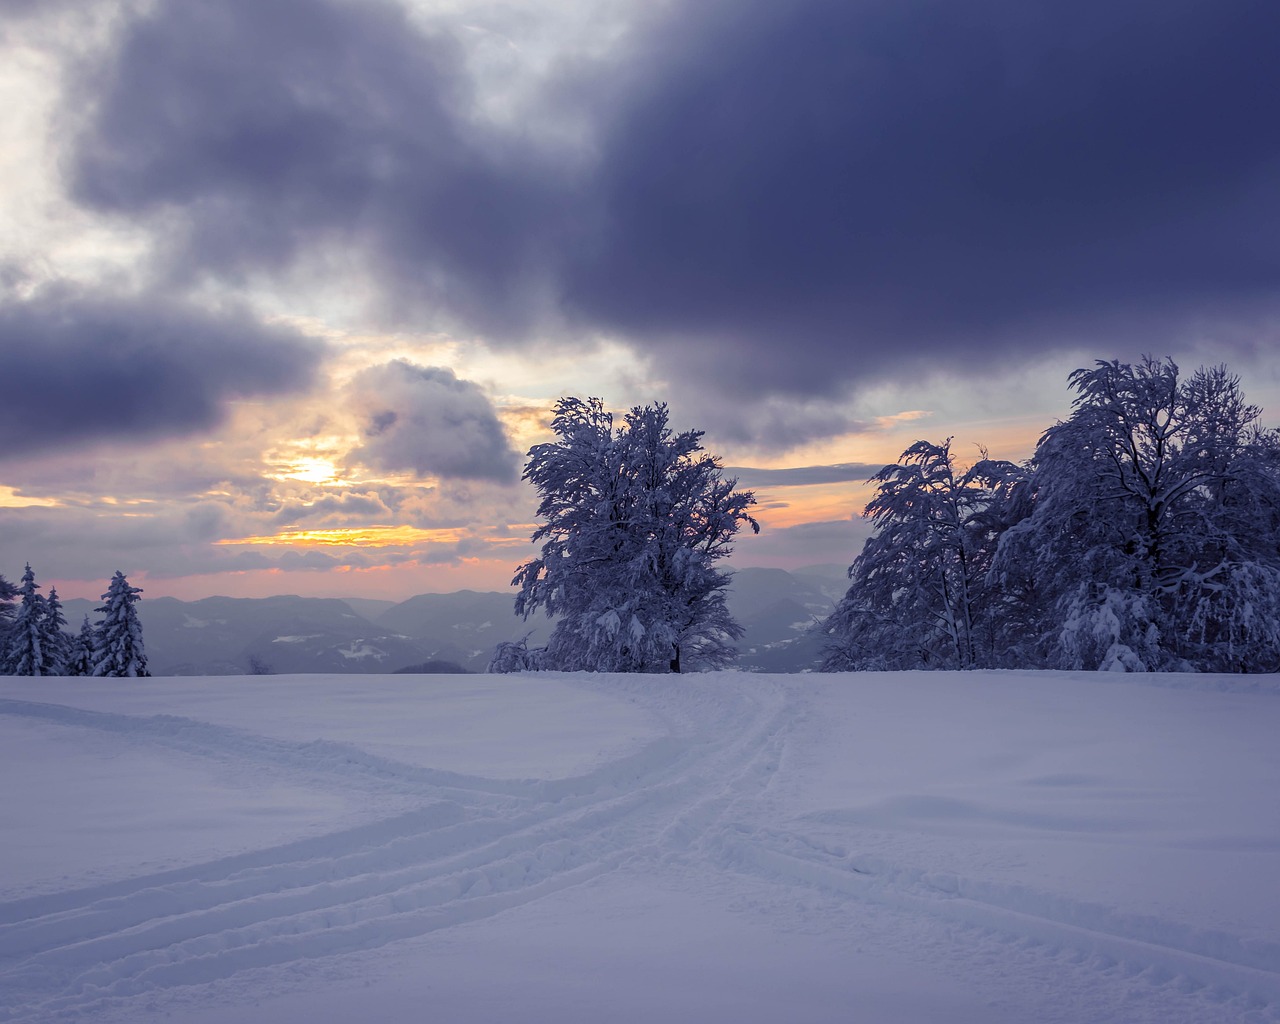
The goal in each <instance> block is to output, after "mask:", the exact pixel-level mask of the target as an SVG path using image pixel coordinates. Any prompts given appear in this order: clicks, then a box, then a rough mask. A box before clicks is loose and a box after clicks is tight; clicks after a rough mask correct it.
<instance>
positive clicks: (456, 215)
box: [71, 0, 560, 330]
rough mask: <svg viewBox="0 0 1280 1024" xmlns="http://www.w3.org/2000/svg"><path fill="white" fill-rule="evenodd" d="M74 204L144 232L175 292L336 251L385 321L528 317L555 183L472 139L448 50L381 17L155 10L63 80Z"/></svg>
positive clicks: (370, 7) (308, 11)
mask: <svg viewBox="0 0 1280 1024" xmlns="http://www.w3.org/2000/svg"><path fill="white" fill-rule="evenodd" d="M77 86H78V90H77V95H79V96H81V97H83V98H84V101H85V102H86V104H88V105H89V106H90V107H91V109H92V114H91V116H90V117H89V118H88V120H87V121H85V122H84V123H83V125H82V127H81V130H80V132H79V134H78V136H77V138H76V143H75V146H74V148H73V153H72V160H71V181H72V188H73V193H74V195H75V197H76V198H77V199H78V200H79V201H80V202H81V203H83V204H86V205H88V206H91V207H94V208H96V209H99V210H102V211H107V212H112V213H117V214H124V215H129V216H142V217H144V218H147V217H150V218H153V219H154V222H155V223H156V224H157V226H159V227H162V228H163V229H164V232H165V236H164V237H165V241H164V244H163V247H162V248H163V264H164V268H165V271H166V272H167V273H168V274H169V275H170V276H171V277H174V278H178V279H181V278H182V277H184V276H187V277H190V276H192V275H197V276H198V275H199V274H200V273H201V272H212V273H214V274H215V275H222V276H225V277H227V278H230V279H236V278H238V277H239V276H241V275H243V274H244V273H245V272H246V271H251V270H267V271H281V270H288V269H289V268H290V267H291V266H292V265H293V264H294V263H295V261H297V260H298V259H300V258H302V257H305V256H307V255H309V254H311V253H313V252H315V251H320V252H323V251H324V247H325V246H326V245H331V246H333V247H335V248H337V249H339V250H340V251H341V252H342V253H343V258H344V259H348V258H349V257H350V256H351V255H355V254H359V255H360V256H362V257H363V258H364V261H365V262H364V264H363V266H362V269H363V270H364V271H365V272H366V273H367V274H368V275H369V277H370V278H371V279H372V280H374V281H376V282H377V285H378V286H379V287H380V288H381V289H382V290H383V298H384V300H385V305H384V308H385V309H388V310H391V311H393V312H396V313H401V314H413V313H416V312H418V311H420V310H422V309H423V308H424V307H426V308H432V307H435V308H437V309H440V308H443V309H446V310H448V311H449V312H451V313H453V314H454V315H455V316H458V317H462V318H464V320H465V321H466V322H467V323H468V324H469V325H470V326H471V328H472V329H474V328H475V327H477V326H480V327H486V328H491V329H494V330H504V329H505V328H506V327H507V326H509V324H510V323H513V322H522V321H523V320H525V319H526V318H527V316H528V315H530V311H529V310H525V309H523V308H521V303H522V302H524V301H529V302H532V299H531V294H532V291H533V290H534V286H535V280H534V279H535V278H536V277H537V276H538V274H539V273H540V272H541V271H540V270H539V267H540V266H541V264H540V263H539V262H538V261H536V260H531V259H530V258H529V256H530V248H531V247H532V246H534V245H535V244H537V243H538V242H539V240H540V239H541V238H542V237H543V235H544V233H545V232H546V231H549V230H551V225H552V224H554V223H555V222H557V221H558V220H560V218H559V217H557V216H556V210H555V206H556V203H557V202H558V200H555V199H554V197H553V195H552V193H553V192H555V191H558V190H559V188H560V186H556V187H555V188H554V189H553V188H552V186H551V185H550V182H551V181H552V180H553V179H554V178H555V177H556V176H557V173H556V171H555V169H554V168H552V167H550V166H547V167H543V166H542V165H541V164H540V162H539V159H538V158H537V157H536V156H535V151H534V148H533V147H531V146H529V145H525V144H524V142H523V141H522V140H520V139H517V138H507V137H502V136H499V135H497V134H496V133H494V132H492V131H490V132H484V131H481V130H480V129H478V128H477V127H475V125H474V123H473V119H472V117H471V112H472V96H471V90H470V87H469V82H468V79H467V76H466V74H465V70H464V67H463V54H462V52H461V50H460V48H459V46H458V45H457V44H456V43H455V42H454V41H452V40H451V39H450V38H447V37H445V36H442V35H428V34H426V33H424V32H423V31H421V30H419V29H418V28H416V27H415V26H414V25H413V24H412V23H411V22H410V21H409V19H408V18H407V16H406V14H405V12H404V11H403V10H401V9H400V8H399V7H397V6H395V5H394V4H392V3H389V2H381V0H370V2H365V3H344V2H342V0H181V2H177V0H168V2H166V0H161V2H159V3H157V4H156V5H155V6H154V8H153V10H152V11H151V12H150V13H149V14H147V15H144V16H141V17H139V18H137V19H135V20H134V21H133V22H132V23H130V24H129V25H128V26H127V28H126V29H125V31H124V32H123V34H122V37H121V42H120V44H119V46H118V48H117V49H116V50H114V51H113V52H112V53H111V54H109V55H108V56H107V57H106V58H105V59H104V60H103V61H102V62H100V63H99V64H98V65H96V66H95V67H93V68H91V69H87V70H84V71H82V72H81V73H80V74H79V75H78V77H77Z"/></svg>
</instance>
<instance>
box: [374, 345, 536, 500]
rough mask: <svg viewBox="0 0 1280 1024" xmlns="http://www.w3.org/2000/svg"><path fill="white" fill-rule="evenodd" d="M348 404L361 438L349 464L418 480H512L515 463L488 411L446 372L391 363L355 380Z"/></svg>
mask: <svg viewBox="0 0 1280 1024" xmlns="http://www.w3.org/2000/svg"><path fill="white" fill-rule="evenodd" d="M350 398H351V401H352V403H353V405H354V409H355V412H356V413H357V415H358V416H359V417H360V420H361V425H362V428H363V432H364V442H363V444H362V445H361V446H360V447H359V448H356V449H354V450H353V451H352V452H351V454H350V456H349V458H350V459H351V460H352V461H353V462H358V463H360V464H362V465H365V466H368V467H371V468H374V469H380V470H385V471H388V472H393V473H395V472H412V473H416V474H417V475H418V476H437V477H445V478H454V479H462V480H492V481H496V482H498V483H511V482H514V481H515V479H516V476H517V474H516V461H517V456H516V453H515V451H514V450H513V449H512V447H511V445H510V443H509V442H508V440H507V436H506V434H505V433H504V431H503V429H502V424H501V423H500V422H499V421H498V417H497V416H496V415H495V414H494V411H493V407H492V405H490V404H489V400H488V399H487V398H486V397H485V395H484V392H482V391H481V390H480V388H479V387H478V386H477V385H476V384H473V383H472V382H471V381H467V380H459V379H458V378H457V376H456V375H455V374H454V372H453V371H452V370H449V369H446V368H442V367H434V366H415V365H414V364H412V363H408V362H405V361H403V360H400V359H397V360H394V361H393V362H390V363H384V364H383V365H381V366H373V367H370V368H369V369H367V370H362V371H361V372H360V373H358V374H357V375H356V376H355V378H354V379H353V380H352V383H351V387H350Z"/></svg>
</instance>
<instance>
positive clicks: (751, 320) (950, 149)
mask: <svg viewBox="0 0 1280 1024" xmlns="http://www.w3.org/2000/svg"><path fill="white" fill-rule="evenodd" d="M1278 33H1280V8H1277V7H1276V6H1274V5H1266V4H1255V3H1239V4H1226V5H1213V4H1204V3H1176V4H1173V5H1165V6H1163V7H1160V8H1158V9H1157V8H1152V7H1151V6H1150V5H1149V4H1146V3H1144V2H1141V0H1121V2H1119V3H1115V2H1107V3H1102V2H1099V0H1091V2H1086V3H1083V4H1074V5H1070V6H1064V5H1061V4H1050V3H1045V2H1040V3H1031V4H1010V3H1007V2H1004V0H978V2H974V3H966V4H959V5H957V4H954V3H950V2H948V0H924V2H921V3H914V4H901V3H896V2H893V0H868V2H859V3H846V4H839V3H831V2H827V0H801V2H797V3H791V4H769V3H752V4H742V3H737V2H734V3H729V2H724V0H713V2H709V3H707V2H701V0H700V2H697V3H693V2H688V3H684V4H677V5H675V8H674V10H673V12H672V14H671V16H670V17H669V18H668V19H666V20H664V21H662V22H660V23H659V24H658V25H657V27H656V28H654V29H653V30H652V31H651V33H650V34H649V36H648V37H647V38H646V39H645V41H644V43H643V44H642V45H640V46H638V47H637V48H636V49H635V51H634V52H633V54H632V56H631V58H630V60H629V62H627V63H626V64H625V65H624V66H623V68H622V70H621V71H620V73H619V75H618V78H619V80H620V81H621V82H622V83H623V84H622V86H621V87H620V89H618V90H615V92H614V93H613V94H612V95H611V96H610V97H608V98H607V99H606V101H605V102H604V110H605V114H606V117H607V125H608V127H607V128H606V131H605V136H604V138H603V140H602V141H601V151H602V153H603V158H602V161H601V164H600V167H599V171H598V177H597V180H596V182H595V188H596V192H597V195H598V198H599V201H600V203H601V210H600V214H599V219H598V222H597V228H596V231H595V235H594V244H593V245H590V246H584V247H583V248H580V249H578V250H576V251H575V253H574V257H575V262H574V263H573V265H572V267H571V270H570V273H569V276H568V278H567V282H566V284H567V295H568V298H569V300H570V302H571V303H572V304H573V306H574V307H575V308H576V309H577V310H578V311H579V313H580V315H581V316H582V317H583V318H584V319H586V320H588V321H590V322H592V323H596V324H607V325H609V326H610V327H611V328H613V329H615V330H619V331H623V332H625V333H626V334H627V335H629V336H632V337H637V338H644V339H646V342H645V344H646V346H648V348H649V350H650V351H655V352H656V353H657V358H659V359H660V360H661V361H663V362H665V363H666V364H667V365H671V366H677V367H681V366H683V367H687V368H689V369H690V370H691V371H694V372H693V376H694V377H695V378H699V379H707V378H708V375H710V374H712V373H714V374H715V378H716V380H717V383H718V384H719V385H720V386H722V387H725V388H727V389H728V390H730V392H734V391H736V392H737V393H738V394H740V395H743V396H751V395H760V394H778V393H792V394H797V395H806V396H811V395H815V394H816V395H828V396H833V397H834V396H837V395H839V394H840V392H841V389H842V388H844V387H845V386H847V385H848V384H849V383H851V382H854V383H856V382H858V381H859V380H865V379H875V378H882V377H886V376H893V375H901V374H918V373H919V372H920V371H921V369H922V368H924V369H944V370H966V371H969V372H974V371H977V370H978V369H979V368H982V371H983V372H985V371H986V370H987V369H989V368H990V366H991V365H992V363H993V361H996V360H1002V359H1007V360H1024V359H1026V358H1029V357H1031V356H1035V355H1039V354H1041V353H1042V352H1043V350H1044V349H1045V348H1047V347H1049V346H1052V345H1065V344H1072V345H1078V344H1079V341H1080V338H1081V336H1082V334H1083V335H1087V334H1088V333H1091V332H1093V331H1105V330H1108V329H1109V330H1111V332H1112V333H1113V334H1114V333H1115V332H1116V331H1117V330H1119V329H1120V328H1123V330H1124V331H1125V332H1130V331H1132V330H1133V329H1134V328H1135V327H1137V328H1139V329H1141V328H1143V327H1145V328H1147V329H1151V328H1153V327H1155V326H1156V325H1164V326H1167V325H1168V324H1169V322H1170V319H1171V317H1170V314H1175V315H1177V316H1187V315H1191V314H1195V313H1202V314H1205V313H1211V312H1214V311H1216V310H1217V309H1218V308H1219V307H1221V306H1222V305H1223V304H1227V303H1239V302H1246V303H1247V302H1257V301H1267V302H1270V303H1272V304H1273V305H1274V301H1275V297H1276V293H1277V289H1278V287H1280V274H1278V273H1277V271H1276V269H1275V268H1276V265H1277V264H1276V257H1277V256H1280V237H1278V236H1276V235H1275V234H1274V232H1270V231H1268V230H1267V228H1265V227H1264V226H1263V225H1269V224H1271V223H1274V220H1275V217H1276V215H1277V214H1278V213H1280V193H1278V192H1277V190H1276V188H1275V185H1274V181H1275V178H1274V169H1275V166H1276V160H1277V158H1278V157H1280V125H1277V123H1276V121H1275V119H1274V118H1272V117H1270V116H1269V115H1268V113H1267V111H1266V104H1265V102H1264V97H1270V96H1275V95H1277V94H1278V93H1280V64H1277V62H1276V61H1275V60H1274V59H1273V56H1274V55H1273V52H1272V51H1273V48H1272V46H1271V45H1270V42H1269V41H1270V40H1272V39H1274V38H1276V37H1277V34H1278ZM673 376H676V375H675V374H673Z"/></svg>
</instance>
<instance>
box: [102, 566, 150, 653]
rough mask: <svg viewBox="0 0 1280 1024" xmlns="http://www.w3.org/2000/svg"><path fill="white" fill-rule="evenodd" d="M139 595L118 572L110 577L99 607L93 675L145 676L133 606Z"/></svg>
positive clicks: (141, 647)
mask: <svg viewBox="0 0 1280 1024" xmlns="http://www.w3.org/2000/svg"><path fill="white" fill-rule="evenodd" d="M141 593H142V588H141V587H132V586H130V585H129V581H128V580H127V579H125V575H124V573H122V572H119V571H117V572H116V574H115V576H113V577H112V578H111V584H110V586H109V587H108V588H107V592H106V593H105V594H103V595H102V600H103V604H102V607H100V608H99V609H98V611H99V612H101V613H102V614H103V616H104V617H103V619H102V621H101V622H100V623H99V624H98V629H97V635H96V636H95V639H94V648H93V674H94V675H95V676H130V677H133V676H148V675H150V674H151V673H150V672H148V671H147V654H146V650H145V648H144V646H143V643H142V623H141V622H140V621H139V619H138V611H137V609H136V608H134V604H135V603H136V602H137V601H138V600H139V597H138V595H139V594H141Z"/></svg>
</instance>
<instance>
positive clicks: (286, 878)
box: [0, 692, 786, 1021]
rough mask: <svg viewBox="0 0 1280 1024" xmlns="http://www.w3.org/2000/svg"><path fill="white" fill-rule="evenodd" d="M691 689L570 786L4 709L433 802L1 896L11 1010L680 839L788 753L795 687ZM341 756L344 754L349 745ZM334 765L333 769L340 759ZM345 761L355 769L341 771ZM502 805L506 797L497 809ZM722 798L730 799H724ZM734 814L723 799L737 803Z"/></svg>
mask: <svg viewBox="0 0 1280 1024" xmlns="http://www.w3.org/2000/svg"><path fill="white" fill-rule="evenodd" d="M731 703H732V714H731V715H730V716H729V718H730V723H729V724H731V726H732V728H730V729H729V730H727V731H725V730H723V729H722V728H721V729H713V728H712V724H713V723H716V724H718V725H719V726H724V725H725V724H726V723H725V721H724V719H725V715H724V712H725V704H724V701H723V700H718V701H715V702H712V703H700V702H699V700H698V699H697V697H696V696H693V697H691V698H690V699H682V698H681V697H679V696H678V695H677V696H675V697H674V698H672V699H669V700H668V701H667V702H666V703H665V704H664V715H665V717H666V719H667V723H668V727H669V728H670V729H671V730H672V735H671V736H669V737H666V738H663V739H660V740H658V741H655V742H653V743H650V744H648V745H646V746H645V747H644V748H642V749H641V750H640V751H638V752H637V753H636V754H634V755H631V756H629V757H625V758H621V759H618V760H615V761H613V762H611V763H609V764H607V765H604V766H602V767H600V768H598V769H596V770H594V771H592V772H588V773H585V774H583V775H580V776H576V777H572V778H568V779H560V780H551V781H547V780H531V781H521V780H491V779H476V778H472V777H469V776H460V775H455V774H451V773H442V772H436V771H433V770H430V769H421V768H418V767H417V766H413V765H404V764H400V763H398V762H393V761H389V760H387V759H384V758H377V757H374V756H372V755H369V754H367V753H365V752H363V751H359V750H358V749H356V748H347V747H345V746H344V745H338V744H324V745H318V744H309V743H307V744H299V743H291V742H288V741H282V740H277V739H272V738H270V737H264V736H259V735H256V734H253V733H248V732H245V731H243V730H237V729H229V728H225V727H220V726H213V725H209V724H208V723H202V722H196V721H192V720H188V719H175V718H173V717H172V716H150V717H134V716H128V715H119V714H110V713H97V712H84V711H79V710H76V709H71V708H63V707H60V706H58V705H43V704H32V703H29V702H21V701H0V713H8V714H18V715H25V716H28V717H36V718H41V719H44V720H47V721H54V722H58V723H61V724H65V725H71V726H75V727H80V728H90V729H98V730H102V731H108V732H115V733H122V734H126V735H128V736H130V737H131V738H132V739H133V740H136V741H139V742H145V743H154V744H157V745H160V746H164V747H168V748H170V749H178V750H181V751H183V752H184V753H186V754H191V755H194V756H201V757H209V758H215V759H218V758H235V759H237V760H243V759H244V758H246V757H249V758H253V759H256V760H257V761H259V762H261V763H266V764H271V765H275V766H286V767H289V768H292V769H296V770H302V771H305V772H306V773H308V774H313V775H314V774H316V773H319V774H321V775H323V774H326V773H329V772H332V771H340V773H341V774H342V776H343V778H344V779H347V780H350V779H351V778H353V777H354V778H357V779H359V780H360V781H361V783H362V784H364V785H367V786H369V787H370V788H371V789H375V790H379V791H381V790H384V789H386V788H387V787H391V788H392V789H394V791H395V792H397V793H401V794H403V793H410V792H417V793H419V794H420V795H421V796H422V798H423V800H424V804H423V806H422V807H421V808H420V809H418V810H416V811H413V812H410V813H408V814H401V815H397V816H395V817H392V818H387V819H384V820H382V821H378V822H375V823H372V824H370V825H365V826H362V827H360V828H355V829H348V830H344V831H342V832H337V833H333V834H331V835H327V836H320V837H315V838H312V839H307V840H302V841H299V842H295V843H289V844H285V845H282V846H277V847H272V848H269V849H265V850H260V851H255V852H253V853H249V854H244V855H240V856H236V857H228V858H222V859H220V860H217V861H213V862H209V863H206V864H201V865H196V866H193V867H188V868H182V869H177V870H173V871H167V872H163V873H159V874H155V875H150V876H145V877H142V878H136V879H130V880H126V881H121V882H116V883H111V884H108V885H103V886H95V887H91V888H86V889H81V890H76V891H71V892H62V893H58V894H54V895H52V896H48V897H39V898H30V899H23V900H15V901H10V902H8V903H5V904H0V1020H9V1021H15V1020H29V1019H40V1020H56V1019H71V1018H76V1017H83V1016H86V1015H92V1014H94V1013H96V1012H98V1011H100V1010H102V1009H104V1008H106V1007H110V1006H112V1005H117V1004H120V1003H122V1001H126V1000H129V999H131V998H133V997H136V996H139V995H143V994H149V995H154V994H156V993H157V992H160V991H163V990H166V989H172V988H177V987H182V986H193V985H203V984H208V983H210V982H215V981H218V980H222V979H227V978H230V977H233V976H234V975H236V974H237V973H239V972H242V971H247V970H250V969H255V968H261V967H264V966H270V965H280V964H301V963H305V962H308V961H313V960H316V959H318V958H322V957H328V956H332V955H334V954H339V953H344V952H351V951H355V950H366V949H371V948H377V947H380V946H383V945H385V944H387V943H390V942H395V941H398V940H401V939H406V938H411V937H414V936H419V935H424V934H426V933H428V932H431V931H434V930H437V929H440V928H445V927H450V926H453V925H457V924H459V923H461V922H464V921H473V920H478V919H481V918H484V917H488V916H491V915H493V914H496V913H499V912H501V911H504V910H508V909H511V908H514V907H518V906H521V905H524V904H527V903H529V902H531V901H533V900H536V899H539V898H541V897H543V896H545V895H547V894H549V893H553V892H556V891H559V890H561V889H564V888H567V887H569V886H573V885H578V884H581V883H583V882H584V881H587V880H589V879H591V878H594V877H597V876H598V875H600V874H602V873H604V872H607V871H610V870H613V869H615V868H617V867H618V866H619V865H620V864H622V863H624V862H626V861H627V860H629V859H632V858H636V857H645V856H649V855H652V854H653V853H655V852H660V851H662V850H665V849H667V848H669V847H670V846H671V845H672V842H673V837H674V836H675V834H676V833H677V832H679V824H678V823H680V822H682V821H687V820H696V819H698V818H699V815H700V812H699V808H700V807H701V806H702V805H703V804H704V803H705V802H706V793H707V791H708V789H709V788H713V787H715V786H717V785H719V786H720V787H721V788H722V790H723V792H724V793H725V794H726V796H729V797H731V796H732V795H733V791H734V788H735V785H737V783H736V782H735V780H737V779H739V778H740V777H743V776H750V775H751V774H752V772H753V771H755V770H756V769H755V768H753V766H755V765H757V763H758V761H759V759H760V755H761V751H767V750H769V749H771V748H772V747H775V746H776V745H777V742H778V741H777V733H778V732H779V730H780V729H781V728H782V727H783V724H784V723H785V719H786V716H785V714H784V713H783V702H782V699H781V696H780V694H778V693H769V692H765V694H764V699H763V700H762V699H761V694H759V693H752V694H743V695H741V696H740V697H738V698H737V699H734V700H732V702H731ZM336 747H343V748H344V749H342V750H341V751H335V749H334V748H336ZM335 759H338V760H335ZM338 766H340V767H338ZM494 798H502V801H504V802H502V803H500V804H495V802H494ZM717 806H718V805H717ZM726 806H727V805H726Z"/></svg>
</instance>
